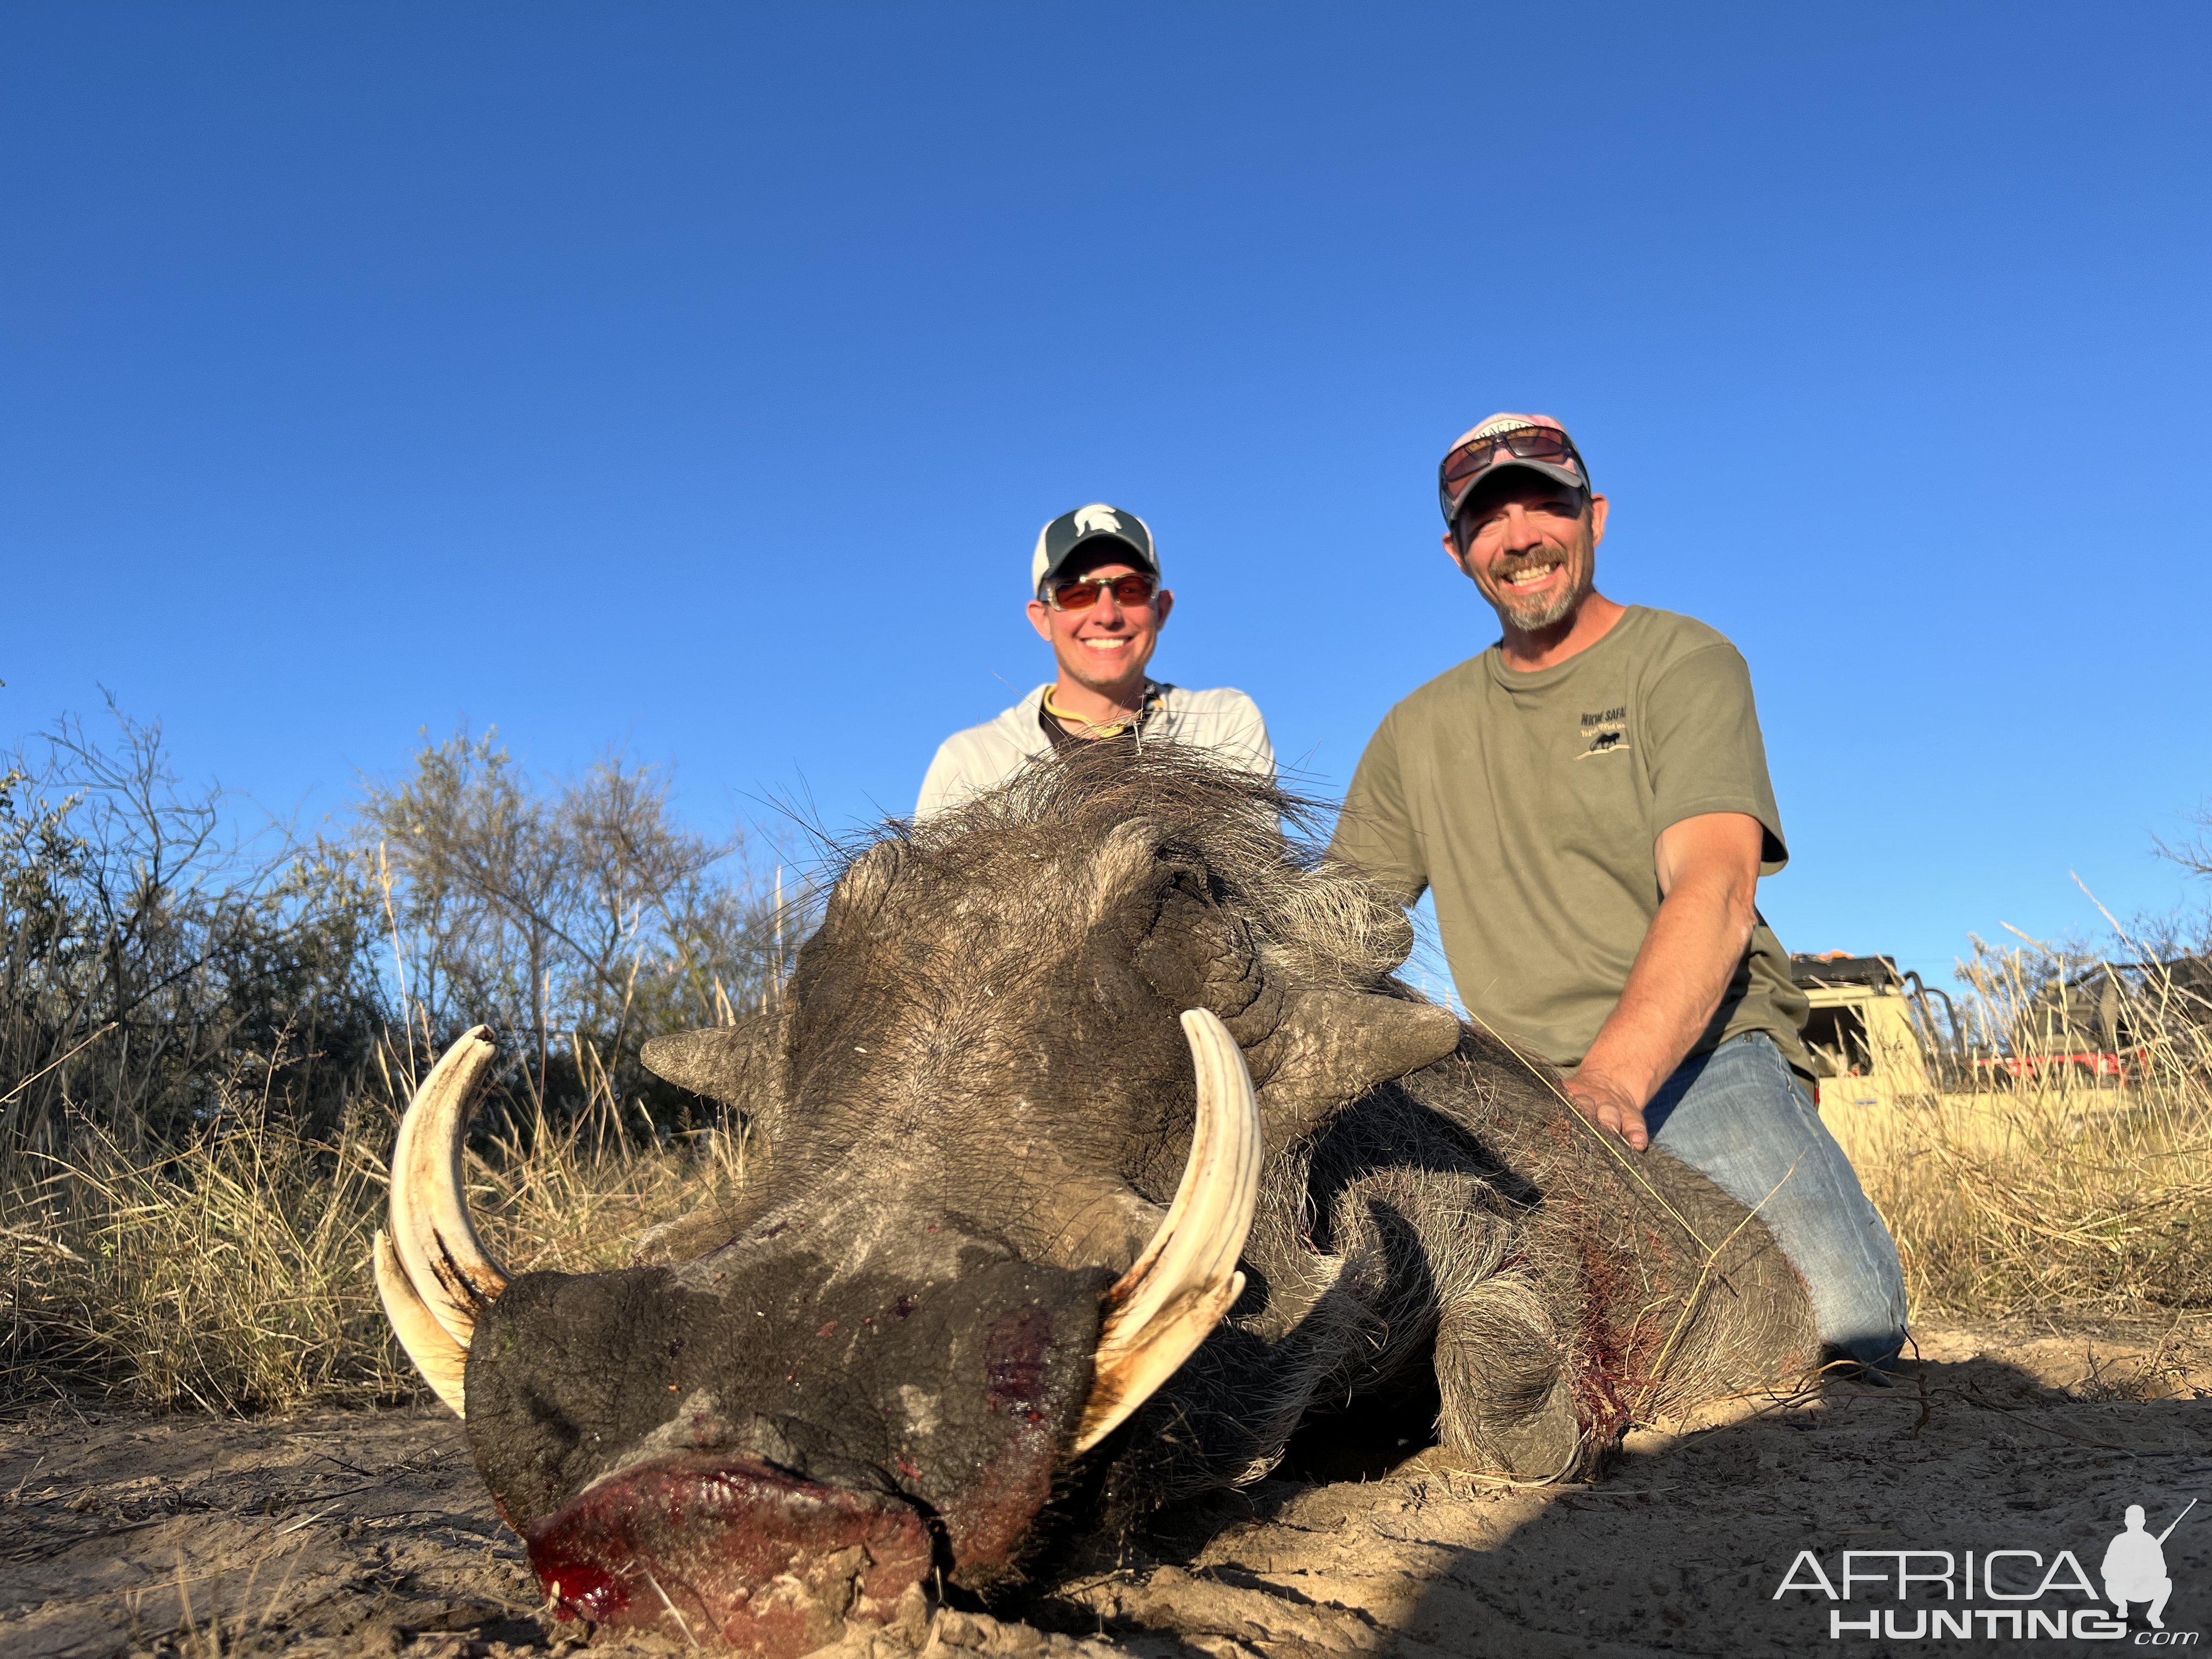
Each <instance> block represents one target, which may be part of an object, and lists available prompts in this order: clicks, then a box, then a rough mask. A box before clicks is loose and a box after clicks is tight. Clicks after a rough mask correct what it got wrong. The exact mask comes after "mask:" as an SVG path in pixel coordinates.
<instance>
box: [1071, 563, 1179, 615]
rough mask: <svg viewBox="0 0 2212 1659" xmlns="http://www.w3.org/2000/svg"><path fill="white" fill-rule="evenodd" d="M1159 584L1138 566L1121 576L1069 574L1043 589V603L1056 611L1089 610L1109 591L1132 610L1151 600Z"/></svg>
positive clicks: (1116, 601) (1121, 603) (1116, 602)
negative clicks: (1064, 578) (1136, 568)
mask: <svg viewBox="0 0 2212 1659" xmlns="http://www.w3.org/2000/svg"><path fill="white" fill-rule="evenodd" d="M1159 586H1160V583H1159V578H1158V577H1157V576H1147V575H1146V574H1144V573H1143V572H1142V571H1140V570H1132V571H1130V572H1129V573H1127V574H1126V575H1121V576H1070V577H1068V578H1067V579H1066V580H1064V581H1056V582H1054V583H1053V584H1052V585H1051V586H1049V587H1048V588H1047V589H1046V590H1045V603H1046V604H1047V605H1050V606H1051V607H1052V608H1053V609H1054V610H1055V611H1088V610H1090V609H1091V606H1092V605H1096V604H1097V603H1098V596H1099V595H1100V594H1101V593H1111V594H1113V596H1114V603H1115V604H1116V605H1120V606H1121V608H1122V609H1123V610H1124V611H1135V610H1139V609H1140V608H1141V607H1143V606H1145V605H1150V604H1151V603H1152V595H1153V594H1154V593H1156V592H1158V591H1159Z"/></svg>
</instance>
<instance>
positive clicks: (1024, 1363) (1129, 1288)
mask: <svg viewBox="0 0 2212 1659" xmlns="http://www.w3.org/2000/svg"><path fill="white" fill-rule="evenodd" d="M1283 805H1284V802H1283V800H1282V799H1281V798H1280V797H1279V796H1276V795H1275V794H1273V792H1271V791H1269V790H1267V789H1266V788H1265V787H1257V786H1255V785H1253V784H1252V783H1251V782H1250V781H1249V780H1232V779H1230V778H1227V777H1226V776H1225V775H1222V774H1219V773H1218V772H1215V771H1213V770H1212V769H1209V768H1207V767H1206V766H1205V765H1203V764H1202V763H1198V762H1196V761H1194V760H1189V759H1187V758H1178V757H1176V756H1174V755H1173V754H1152V755H1150V756H1148V757H1146V758H1145V759H1143V760H1142V761H1125V760H1124V759H1123V758H1122V757H1120V756H1117V755H1115V754H1112V753H1110V752H1104V751H1103V746H1102V750H1095V751H1088V752H1086V753H1084V754H1081V755H1079V756H1078V757H1076V758H1075V759H1074V760H1073V761H1070V762H1063V763H1059V764H1056V765H1054V766H1048V767H1044V768H1041V769H1038V770H1037V771H1036V773H1034V774H1033V775H1031V776H1030V778H1028V779H1027V780H1025V781H1023V782H1021V783H1018V785H1017V786H1015V787H1012V789H1011V790H1010V791H1008V792H1006V793H1002V794H1001V795H1000V796H999V797H994V798H991V799H986V800H985V801H983V802H981V803H979V804H977V805H975V806H973V807H970V808H969V809H966V810H965V811H962V812H959V813H957V814H954V815H951V816H950V817H947V818H946V819H945V820H942V821H939V822H933V823H927V824H924V825H922V826H921V827H919V828H915V829H895V830H893V831H892V832H890V833H888V834H886V835H884V836H883V837H882V838H880V839H878V840H877V841H876V842H874V843H873V844H872V845H871V846H869V847H868V848H866V850H865V851H863V852H861V853H860V854H859V856H857V857H856V858H854V860H852V861H851V862H850V864H849V865H848V867H847V868H846V869H845V871H844V872H843V874H842V878H841V879H840V880H839V881H838V882H837V884H836V888H835V890H834V892H833V893H832V895H831V896H830V899H829V904H828V907H827V909H826V912H825V914H824V917H823V922H822V925H821V927H820V929H819V930H818V932H817V933H816V934H815V936H814V937H813V938H812V939H810V940H809V941H808V942H807V943H806V945H805V947H804V948H803V950H802V951H800V953H799V958H798V963H797V967H796V970H795V972H794V974H793V977H792V980H791V981H790V984H789V986H788V987H787V992H786V995H785V1000H784V1006H783V1008H782V1010H781V1013H780V1014H778V1015H777V1016H775V1018H766V1019H762V1020H757V1021H755V1022H753V1023H751V1024H748V1025H743V1026H738V1027H734V1028H729V1029H725V1030H711V1031H700V1032H692V1033H686V1034H684V1035H683V1036H678V1037H673V1038H668V1039H663V1040H662V1041H661V1042H659V1044H656V1045H655V1046H654V1047H653V1048H651V1049H649V1050H648V1056H647V1057H648V1060H649V1061H650V1063H652V1064H653V1066H655V1068H656V1069H658V1070H659V1071H661V1072H662V1073H664V1074H665V1075H667V1076H670V1077H671V1078H673V1079H676V1080H678V1081H679V1082H682V1083H684V1084H687V1085H690V1086H692V1087H694V1088H696V1089H698V1090H700V1091H702V1092H703V1093H706V1094H708V1095H710V1096H714V1097H718V1098H720V1099H723V1100H725V1101H730V1102H732V1103H737V1104H738V1105H740V1106H742V1107H743V1108H744V1109H745V1110H746V1111H747V1113H748V1114H750V1115H751V1116H752V1118H753V1119H754V1121H755V1124H756V1127H757V1129H758V1130H760V1131H762V1132H763V1133H764V1138H765V1147H766V1156H765V1158H764V1160H763V1161H762V1162H760V1163H759V1164H758V1165H757V1167H756V1168H755V1169H754V1170H751V1171H750V1173H749V1176H748V1179H747V1182H746V1184H745V1187H744V1190H743V1191H742V1192H741V1193H739V1194H738V1195H737V1196H736V1198H735V1200H733V1201H732V1202H730V1203H728V1204H726V1205H723V1206H716V1207H714V1208H711V1209H710V1210H708V1211H707V1212H703V1213H702V1214H701V1215H699V1216H696V1217H695V1218H692V1219H691V1220H690V1221H689V1222H687V1223H686V1224H684V1226H683V1227H682V1228H681V1229H679V1231H678V1233H677V1234H675V1235H673V1236H672V1238H673V1241H674V1242H672V1243H671V1239H670V1238H664V1239H663V1241H662V1243H661V1246H660V1249H659V1255H661V1256H662V1257H664V1258H669V1259H664V1260H659V1261H651V1260H650V1258H648V1262H649V1265H640V1266H637V1267H630V1268H627V1269H623V1270H620V1271H616V1272H610V1273H592V1274H582V1275H570V1274H562V1273H531V1274H526V1275H523V1276H521V1277H519V1278H515V1279H512V1280H511V1281H510V1280H509V1279H508V1277H507V1274H506V1273H503V1272H502V1271H501V1269H500V1268H499V1267H497V1266H496V1265H495V1263H494V1262H493V1261H491V1259H490V1257H489V1255H488V1254H487V1253H486V1251H485V1250H484V1249H483V1246H482V1245H481V1244H480V1243H478V1242H477V1235H476V1232H475V1230H474V1229H473V1227H472V1226H471V1224H470V1221H469V1218H468V1214H467V1210H466V1206H465V1203H464V1201H463V1198H462V1190H461V1182H460V1175H459V1157H460V1146H461V1136H462V1133H463V1132H464V1130H465V1124H466V1119H467V1115H468V1112H469V1109H470V1107H471V1100H472V1097H473V1095H474V1093H475V1091H476V1090H477V1088H478V1087H479V1086H480V1085H481V1083H482V1080H483V1079H484V1078H485V1076H486V1075H487V1074H488V1072H489V1066H490V1063H491V1059H492V1054H493V1049H492V1045H491V1043H490V1042H489V1040H488V1038H487V1037H486V1036H485V1035H484V1034H483V1031H482V1030H477V1031H475V1032H471V1033H470V1034H469V1035H468V1036H465V1037H464V1038H462V1039H461V1040H460V1042H459V1043H457V1044H456V1045H455V1046H454V1048H453V1049H452V1050H451V1051H449V1052H448V1054H447V1056H446V1058H445V1059H444V1060H442V1061H441V1063H440V1065H439V1066H438V1068H437V1070H436V1071H435V1073H433V1074H432V1075H431V1076H430V1078H429V1079H428V1081H427V1082H426V1083H425V1084H424V1085H423V1087H422V1091H421V1093H420V1094H419V1096H418V1097H417V1098H416V1102H415V1103H414V1104H413V1106H412V1107H411V1109H410V1112H409V1114H408V1117H407V1121H406V1123H405V1125H404V1127H403V1129H402V1132H401V1135H400V1140H399V1145H398V1150H397V1152H396V1155H395V1162H394V1164H393V1188H392V1234H391V1237H390V1239H389V1241H388V1242H385V1241H382V1240H380V1245H379V1254H378V1269H379V1282H380V1288H381V1289H382V1291H383V1294H384V1298H385V1303H386V1307H387V1309H388V1310H390V1314H391V1317H392V1322H393V1324H394V1326H395V1327H396V1328H398V1332H399V1334H400V1335H401V1336H402V1338H403V1340H404V1342H405V1344H406V1346H407V1347H408V1349H409V1352H410V1353H411V1354H412V1355H413V1357H414V1358H415V1360H416V1364H418V1365H419V1366H420V1367H421V1369H422V1371H423V1373H424V1374H425V1375H426V1376H428V1378H429V1379H430V1381H431V1382H432V1383H433V1385H434V1386H435V1388H436V1389H437V1390H438V1392H439V1394H440V1395H441V1397H442V1398H443V1399H444V1400H445V1401H447V1403H448V1404H449V1405H450V1406H452V1407H453V1409H454V1410H455V1411H456V1412H463V1413H465V1416H466V1419H467V1423H468V1433H469V1437H470V1441H471V1446H472V1448H473V1449H474V1452H475V1455H476V1460H477V1468H479V1470H480V1471H481V1472H482V1474H483V1477H484V1479H485V1480H486V1481H487V1482H488V1483H489V1486H490V1488H491V1490H492V1492H493V1493H494V1494H495V1497H496V1498H497V1500H498V1502H499V1504H500V1507H501V1513H502V1514H503V1515H504V1516H506V1517H507V1519H508V1521H509V1522H511V1523H512V1524H513V1526H514V1527H515V1528H517V1529H518V1531H520V1533H521V1534H522V1535H523V1537H524V1539H525V1540H526V1542H527V1544H528V1547H529V1553H530V1559H531V1562H532V1566H533V1568H534V1569H535V1570H536V1571H537V1573H538V1577H539V1578H540V1580H541V1581H542V1582H543V1583H544V1587H545V1589H546V1590H547V1593H548V1594H549V1595H551V1596H553V1597H555V1598H556V1600H557V1601H559V1602H561V1603H562V1605H563V1606H564V1607H568V1608H569V1609H571V1610H573V1611H574V1612H576V1613H581V1614H583V1615H585V1616H587V1617H589V1618H591V1619H593V1620H601V1621H612V1622H616V1623H630V1622H635V1623H645V1624H665V1626H667V1627H668V1628H669V1630H670V1633H671V1634H674V1633H675V1632H676V1629H677V1628H678V1627H680V1628H681V1629H682V1630H683V1631H684V1632H688V1633H689V1634H690V1635H691V1636H692V1637H694V1638H705V1639H712V1638H720V1639H722V1640H724V1641H726V1642H730V1643H732V1644H738V1645H741V1646H744V1647H749V1648H752V1649H755V1650H762V1651H769V1652H775V1653H795V1652H801V1651H805V1650H806V1649H808V1648H811V1646H813V1645H816V1644H818V1643H819V1642H821V1641H823V1640H825V1639H828V1638H829V1637H830V1636H832V1635H834V1634H835V1633H836V1630H837V1629H838V1627H839V1626H840V1625H841V1624H842V1622H844V1621H848V1620H859V1621H862V1622H872V1623H878V1624H880V1623H884V1622H888V1621H899V1622H902V1623H903V1622H904V1621H906V1620H908V1619H914V1618H919V1617H920V1616H921V1607H922V1601H923V1589H922V1586H923V1585H924V1584H925V1583H927V1582H928V1581H930V1579H931V1577H932V1575H933V1574H937V1575H941V1576H942V1577H943V1578H944V1579H945V1580H949V1581H952V1582H954V1583H960V1584H964V1585H971V1586H976V1585H987V1584H989V1583H991V1582H992V1581H994V1578H997V1577H1002V1576H1003V1575H1005V1574H1006V1573H1008V1572H1009V1571H1012V1570H1013V1569H1014V1568H1015V1567H1016V1566H1017V1565H1018V1561H1019V1559H1020V1556H1021V1553H1022V1551H1023V1549H1024V1547H1025V1541H1026V1540H1027V1539H1028V1538H1029V1537H1030V1535H1031V1534H1032V1531H1033V1528H1034V1523H1035V1522H1036V1517H1037V1516H1038V1514H1039V1512H1040V1510H1042V1509H1043V1508H1044V1507H1045V1506H1046V1505H1047V1504H1048V1502H1049V1501H1051V1500H1052V1498H1053V1497H1054V1492H1055V1490H1056V1489H1066V1487H1067V1486H1069V1485H1070V1483H1075V1484H1078V1485H1079V1484H1080V1483H1081V1482H1082V1481H1083V1480H1085V1479H1086V1478H1089V1477H1090V1476H1091V1474H1097V1472H1099V1471H1102V1470H1103V1468H1104V1467H1105V1466H1106V1465H1109V1464H1112V1463H1113V1462H1115V1460H1117V1459H1119V1458H1121V1457H1123V1456H1124V1455H1127V1453H1128V1452H1129V1451H1130V1450H1131V1449H1132V1434H1131V1433H1129V1432H1124V1433H1122V1434H1119V1435H1116V1434H1115V1432H1114V1431H1115V1428H1116V1426H1117V1425H1121V1423H1122V1422H1123V1420H1124V1419H1126V1418H1127V1417H1128V1416H1129V1415H1130V1413H1132V1412H1133V1411H1134V1410H1136V1409H1137V1407H1139V1406H1140V1405H1141V1404H1142V1403H1143V1402H1144V1401H1146V1398H1147V1397H1148V1396H1150V1395H1152V1393H1153V1392H1154V1391H1155V1390H1157V1389H1159V1388H1160V1386H1161V1384H1162V1383H1163V1382H1164V1380H1165V1379H1167V1378H1168V1377H1169V1376H1170V1375H1171V1374H1172V1373H1174V1372H1175V1371H1176V1370H1177V1368H1178V1367H1179V1366H1181V1365H1182V1364H1183V1362H1184V1361H1185V1360H1186V1359H1187V1358H1188V1356H1189V1355H1190V1354H1191V1353H1192V1352H1193V1351H1194V1349H1195V1348H1196V1347H1197V1346H1199V1345H1200V1343H1201V1342H1202V1341H1203V1340H1205V1339H1206V1336H1207V1334H1208V1333H1209V1332H1211V1331H1212V1330H1213V1329H1214V1328H1215V1327H1216V1325H1217V1324H1218V1322H1220V1320H1221V1319H1222V1317H1223V1316H1224V1314H1225V1312H1226V1311H1227V1310H1228V1309H1229V1308H1230V1307H1231V1304H1232V1303H1235V1302H1237V1298H1238V1297H1239V1296H1240V1295H1241V1294H1243V1291H1244V1286H1245V1279H1244V1275H1243V1274H1242V1273H1239V1272H1238V1271H1237V1264H1238V1260H1239V1256H1240V1253H1241V1252H1242V1251H1243V1249H1244V1246H1245V1243H1246V1235H1247V1230H1248V1229H1249V1227H1250V1225H1251V1224H1252V1219H1253V1215H1254V1208H1255V1194H1256V1192H1257V1189H1258V1187H1259V1183H1260V1179H1261V1161H1262V1158H1263V1152H1264V1155H1265V1156H1267V1157H1273V1155H1274V1154H1275V1153H1276V1152H1277V1151H1278V1150H1279V1148H1281V1147H1283V1146H1288V1145H1291V1144H1292V1143H1294V1142H1297V1141H1300V1140H1301V1139H1305V1138H1309V1137H1310V1135H1311V1134H1312V1133H1313V1132H1314V1130H1315V1129H1316V1126H1318V1125H1320V1124H1322V1122H1324V1121H1326V1120H1328V1118H1329V1117H1330V1115H1332V1114H1334V1113H1335V1112H1336V1111H1337V1110H1338V1109H1340V1108H1341V1107H1343V1106H1344V1105H1345V1104H1346V1103H1347V1102H1349V1101H1351V1100H1352V1099H1353V1098H1354V1097H1358V1096H1359V1095H1361V1094H1363V1093H1364V1092H1366V1091H1369V1090H1370V1089H1371V1088H1372V1087H1374V1086H1375V1085H1376V1084H1377V1083H1379V1082H1383V1081H1384V1080H1387V1079H1394V1078H1397V1077H1401V1076H1403V1075H1405V1074H1406V1073H1408V1072H1410V1071H1412V1070H1413V1069H1414V1068H1415V1067H1418V1066H1424V1065H1426V1064H1428V1063H1430V1062H1431V1061H1434V1060H1437V1059H1439V1058H1440V1057H1442V1056H1443V1055H1445V1054H1449V1053H1450V1052H1451V1051H1452V1050H1453V1048H1454V1047H1455V1043H1456V1042H1457V1041H1458V1039H1459V1034H1460V1028H1459V1026H1458V1024H1457V1022H1456V1021H1455V1019H1454V1018H1453V1017H1452V1016H1450V1015H1449V1013H1447V1012H1444V1011H1442V1010H1439V1009H1437V1008H1434V1007H1432V1006H1428V1005H1426V1004H1424V1003H1421V1002H1419V1001H1418V1000H1411V999H1409V998H1407V997H1406V996H1405V995H1403V994H1401V993H1398V992H1395V990H1394V989H1393V988H1392V987H1390V986H1389V984H1388V983H1387V982H1386V981H1385V980H1384V978H1383V975H1384V974H1385V973H1387V971H1388V970H1389V969H1390V968H1391V967H1394V966H1395V964H1396V963H1398V962H1399V961H1401V960H1402V958H1403V957H1404V954H1405V951H1406V949H1407V945H1409V943H1410V935H1409V933H1408V931H1407V926H1406V923H1405V920H1404V918H1403V916H1402V915H1400V914H1399V913H1397V912H1396V911H1395V910H1394V909H1392V908H1389V906H1387V905H1386V904H1383V902H1380V901H1379V900H1377V899H1376V897H1375V896H1373V895H1372V894H1371V893H1370V890H1368V889H1367V888H1366V887H1365V886H1364V884H1361V883H1359V882H1358V881H1357V880H1354V879H1352V878H1350V877H1348V876H1344V875H1340V874H1335V873H1332V872H1326V871H1317V870H1316V869H1314V868H1313V867H1312V866H1311V862H1310V860H1304V859H1302V858H1301V857H1300V856H1299V855H1297V854H1295V853H1294V852H1293V850H1292V848H1291V843H1290V842H1287V841H1286V840H1285V837H1284V836H1283V835H1282V833H1281V831H1280V829H1279V822H1278V817H1277V814H1278V812H1279V811H1280V810H1281V809H1282V807H1283ZM679 1257H680V1258H682V1259H674V1258H679ZM1254 1294H1255V1296H1256V1295H1258V1294H1259V1291H1258V1290H1257V1289H1256V1288H1255V1292H1254ZM1147 1433H1148V1434H1150V1433H1151V1431H1147ZM1153 1437H1155V1438H1156V1437H1157V1436H1153ZM1094 1449H1095V1450H1094ZM1102 1478H1103V1477H1102Z"/></svg>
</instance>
